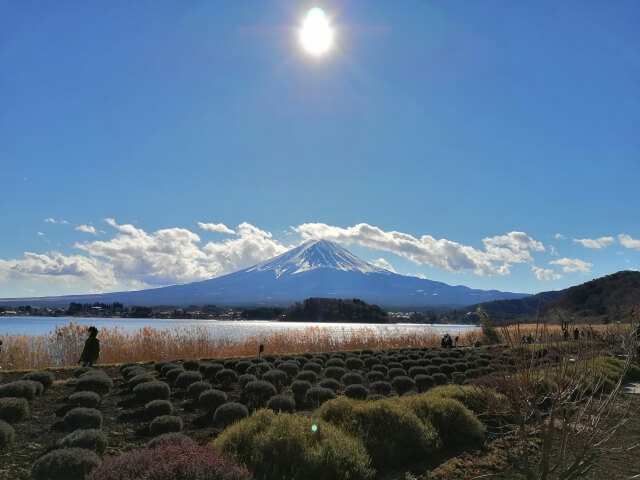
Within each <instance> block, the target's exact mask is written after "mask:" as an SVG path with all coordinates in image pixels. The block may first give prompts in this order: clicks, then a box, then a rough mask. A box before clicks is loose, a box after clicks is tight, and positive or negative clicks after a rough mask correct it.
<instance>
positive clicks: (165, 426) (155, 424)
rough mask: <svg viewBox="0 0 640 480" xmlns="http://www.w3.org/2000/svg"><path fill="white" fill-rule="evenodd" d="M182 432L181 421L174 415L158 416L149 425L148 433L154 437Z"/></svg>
mask: <svg viewBox="0 0 640 480" xmlns="http://www.w3.org/2000/svg"><path fill="white" fill-rule="evenodd" d="M181 430H182V419H181V418H180V417H176V416H174V415H160V416H159V417H156V418H154V419H153V420H152V421H151V424H150V425H149V432H150V433H151V435H153V436H154V437H156V436H158V435H162V434H163V433H169V432H179V431H181Z"/></svg>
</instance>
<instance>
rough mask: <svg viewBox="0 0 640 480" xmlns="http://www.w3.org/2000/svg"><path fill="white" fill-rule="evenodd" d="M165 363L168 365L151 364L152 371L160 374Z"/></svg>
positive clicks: (161, 363) (162, 363)
mask: <svg viewBox="0 0 640 480" xmlns="http://www.w3.org/2000/svg"><path fill="white" fill-rule="evenodd" d="M167 363H169V362H156V363H154V364H153V369H154V370H155V371H156V372H158V373H160V372H162V367H164V366H165V365H166V364H167Z"/></svg>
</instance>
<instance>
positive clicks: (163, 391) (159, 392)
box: [133, 380, 171, 402]
mask: <svg viewBox="0 0 640 480" xmlns="http://www.w3.org/2000/svg"><path fill="white" fill-rule="evenodd" d="M133 394H134V395H135V397H136V399H137V400H138V401H140V402H149V401H151V400H167V399H168V398H169V395H171V388H170V387H169V385H167V384H166V383H165V382H162V381H160V380H153V381H151V382H145V383H141V384H139V385H137V386H136V387H135V388H134V389H133Z"/></svg>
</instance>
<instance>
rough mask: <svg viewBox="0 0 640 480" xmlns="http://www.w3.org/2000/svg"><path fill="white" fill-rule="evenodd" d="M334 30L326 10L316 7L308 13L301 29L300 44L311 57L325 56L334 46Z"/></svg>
mask: <svg viewBox="0 0 640 480" xmlns="http://www.w3.org/2000/svg"><path fill="white" fill-rule="evenodd" d="M333 37H334V33H333V28H331V25H329V19H328V18H327V15H326V14H325V13H324V10H322V9H321V8H318V7H314V8H312V9H311V10H309V11H308V12H307V16H306V17H305V19H304V22H303V23H302V28H301V29H300V43H301V44H302V47H303V48H304V49H305V51H307V53H310V54H311V55H316V56H319V55H323V54H324V53H326V52H328V51H329V50H330V49H331V46H332V45H333Z"/></svg>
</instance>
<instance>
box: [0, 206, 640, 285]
mask: <svg viewBox="0 0 640 480" xmlns="http://www.w3.org/2000/svg"><path fill="white" fill-rule="evenodd" d="M44 222H45V223H48V224H51V225H55V226H56V228H69V229H71V228H73V229H75V230H76V231H78V232H80V233H79V234H78V235H82V234H84V235H83V237H84V239H82V240H78V241H76V242H75V243H73V244H72V245H68V246H67V250H69V251H68V252H65V253H63V252H62V250H63V248H57V249H52V250H49V251H46V252H33V251H26V252H24V254H23V257H22V258H17V259H0V291H5V292H7V291H8V286H9V285H11V284H20V282H27V281H29V282H31V283H33V284H37V285H41V286H42V287H41V288H43V289H44V288H45V287H44V286H46V285H47V282H49V283H50V284H53V283H52V282H55V285H56V288H57V290H55V292H54V293H55V294H61V293H74V292H76V291H77V289H78V287H82V290H83V291H85V292H96V293H97V292H107V291H118V290H131V289H141V288H148V287H153V286H165V285H173V284H181V283H188V282H194V281H199V280H206V279H210V278H214V277H218V276H220V275H224V274H227V273H231V272H234V271H237V270H239V269H242V268H246V267H248V266H250V265H254V264H256V263H260V262H263V261H265V260H268V259H270V258H273V257H274V256H277V255H279V254H282V253H283V252H285V251H287V250H289V249H290V248H292V247H294V246H296V245H298V244H301V243H302V242H304V241H307V240H310V239H327V240H331V241H335V242H337V243H339V244H341V245H345V246H358V247H361V248H363V249H366V250H370V251H371V256H370V258H371V260H370V262H371V263H372V264H374V265H376V266H379V267H382V268H385V269H387V270H390V271H392V272H396V271H398V267H397V265H396V264H397V263H400V262H401V261H402V262H405V263H407V262H408V264H409V266H410V265H414V266H418V267H420V266H425V267H429V268H432V269H435V270H436V271H441V272H445V273H447V274H459V273H468V274H473V275H476V276H479V277H487V276H508V275H511V274H512V271H513V268H514V266H516V265H521V264H522V265H528V268H529V271H530V274H531V275H532V276H533V277H535V279H536V280H537V281H541V282H549V281H554V280H558V279H561V278H563V276H564V274H572V273H578V274H583V275H586V274H589V273H591V271H592V268H593V267H594V263H593V262H590V261H586V260H583V259H579V258H570V257H566V256H565V257H560V255H559V254H558V253H557V250H556V247H555V246H554V245H551V244H546V245H545V244H544V243H543V242H542V241H540V240H538V239H535V238H533V237H532V236H531V235H529V234H528V233H525V232H521V231H512V232H507V233H505V234H501V235H495V236H489V237H485V238H482V239H481V240H480V241H479V245H480V246H472V245H467V244H464V243H461V242H456V241H454V240H450V239H446V238H436V237H434V236H432V235H428V234H425V235H421V236H414V235H411V234H409V233H405V232H399V231H393V230H389V231H387V230H384V229H382V228H380V227H377V226H374V225H369V224H367V223H359V224H356V225H353V226H350V227H339V226H334V225H329V224H326V223H303V224H300V225H296V226H291V227H290V228H289V230H288V231H287V232H285V233H284V234H282V235H281V236H280V237H276V236H274V234H273V233H272V232H269V231H266V230H263V229H261V228H259V227H257V226H255V225H252V224H250V223H248V222H242V223H240V224H239V225H238V226H237V227H235V228H231V227H229V226H227V225H225V224H224V223H213V222H197V227H198V230H200V232H201V233H196V231H192V230H189V229H188V228H180V227H174V228H164V229H158V230H155V231H146V230H145V229H143V228H141V227H139V226H136V225H133V224H129V223H118V222H117V221H116V219H114V218H106V219H104V221H103V222H104V224H106V226H107V228H105V230H107V231H106V232H105V231H103V230H99V229H97V228H96V227H95V226H93V225H91V224H81V225H76V226H73V225H72V224H70V223H69V222H67V221H64V220H56V219H55V218H53V217H48V218H46V219H45V220H44ZM194 230H195V229H194ZM86 234H89V235H94V236H97V237H99V238H94V239H92V240H86V238H87V237H86ZM38 235H39V236H41V237H42V238H46V237H45V235H44V234H43V233H42V232H38ZM203 236H204V238H203ZM210 237H214V238H210ZM548 238H550V239H551V238H555V240H556V241H562V240H565V239H566V237H564V236H563V235H560V234H555V235H551V234H550V235H549V237H548ZM616 240H617V243H616ZM573 243H576V244H579V245H582V246H584V247H586V248H587V249H588V250H599V249H602V248H605V247H607V246H610V245H612V244H614V243H615V244H618V245H619V246H621V247H624V248H626V249H630V250H640V240H638V239H634V238H632V237H631V236H629V235H627V234H620V235H618V236H617V237H614V236H605V237H600V238H594V239H588V238H583V239H574V240H573ZM70 247H71V248H70ZM374 252H375V253H374ZM549 252H551V253H550V254H549ZM380 253H384V254H391V255H392V256H393V258H391V257H389V256H385V257H382V256H381V255H380ZM541 254H548V255H551V256H552V258H553V257H556V258H555V259H553V260H551V261H547V262H546V263H547V265H546V266H542V265H541V264H540V263H541V262H542V263H544V262H545V260H542V259H540V257H539V255H541ZM536 257H537V258H536ZM558 257H560V258H558ZM554 267H555V268H554ZM404 271H405V272H409V271H413V269H409V268H407V267H406V266H405V268H404ZM414 275H415V276H422V277H424V276H425V275H424V273H421V272H416V273H414ZM542 289H543V287H541V290H542ZM38 293H39V294H43V295H44V294H47V291H46V290H41V291H40V292H38ZM4 295H5V296H10V295H15V293H13V292H8V293H4Z"/></svg>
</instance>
